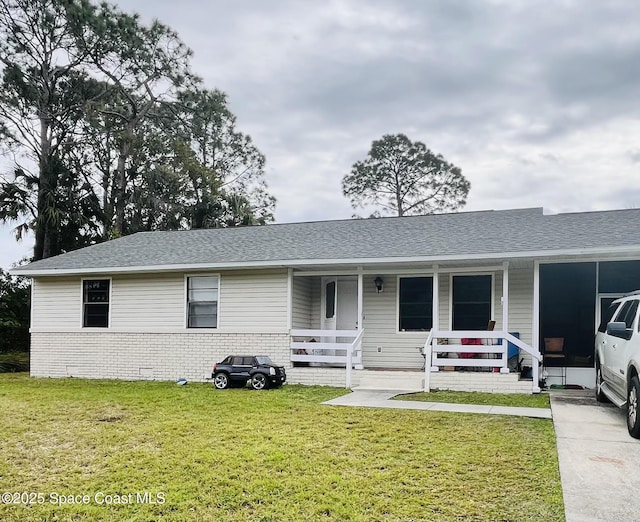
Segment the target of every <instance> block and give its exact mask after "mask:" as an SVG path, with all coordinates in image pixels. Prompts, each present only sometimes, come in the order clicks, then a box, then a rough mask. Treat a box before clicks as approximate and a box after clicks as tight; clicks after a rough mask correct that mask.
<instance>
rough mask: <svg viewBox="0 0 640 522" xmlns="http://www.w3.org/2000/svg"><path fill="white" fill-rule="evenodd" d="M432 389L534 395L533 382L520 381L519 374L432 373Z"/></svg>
mask: <svg viewBox="0 0 640 522" xmlns="http://www.w3.org/2000/svg"><path fill="white" fill-rule="evenodd" d="M430 386H431V389H439V390H453V391H477V392H490V393H529V394H530V393H532V389H531V381H520V380H519V379H518V374H517V373H509V374H502V373H493V372H447V371H440V372H432V373H431V376H430Z"/></svg>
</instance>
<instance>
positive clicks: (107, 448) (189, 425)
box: [0, 374, 564, 522]
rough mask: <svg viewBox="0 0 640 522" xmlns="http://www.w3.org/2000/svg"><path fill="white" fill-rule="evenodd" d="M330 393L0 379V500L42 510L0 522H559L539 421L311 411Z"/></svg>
mask: <svg viewBox="0 0 640 522" xmlns="http://www.w3.org/2000/svg"><path fill="white" fill-rule="evenodd" d="M342 393H344V390H339V389H335V388H326V387H302V386H284V387H283V388H281V389H278V390H269V391H264V392H255V391H252V390H248V389H231V390H225V391H216V390H214V389H213V387H212V386H211V385H204V384H188V385H187V386H183V387H180V386H176V385H175V384H173V383H156V382H135V383H132V382H114V381H89V380H81V379H29V378H28V377H27V376H25V375H19V374H5V375H1V376H0V408H1V410H2V412H3V422H2V425H3V430H2V443H1V444H0V484H1V486H0V489H2V490H3V491H9V492H34V493H37V492H41V493H43V495H44V502H43V503H41V504H38V503H37V500H36V504H35V505H31V506H23V505H6V504H5V505H3V504H2V503H0V520H3V521H5V522H6V521H66V520H69V521H83V520H92V521H93V520H97V521H102V520H126V521H138V520H139V521H147V520H154V521H192V520H193V521H210V520H222V521H230V522H233V521H245V520H252V521H316V520H317V521H334V520H335V521H345V522H349V521H411V520H413V521H423V520H424V521H426V520H429V521H459V520H472V521H484V520H501V521H506V520H517V521H525V520H535V521H539V520H545V521H556V520H557V521H562V520H564V509H563V503H562V490H561V485H560V479H559V473H558V462H557V453H556V447H555V434H554V431H553V425H552V423H551V422H550V421H548V420H540V419H529V418H518V417H500V416H489V415H486V416H485V415H470V414H457V413H456V414H453V413H445V412H429V411H406V410H386V409H384V410H383V409H380V410H378V409H365V408H346V407H329V406H323V405H321V404H320V403H321V402H322V401H324V400H328V399H330V398H333V397H336V396H339V395H341V394H342ZM99 492H102V493H103V494H106V495H118V496H117V497H114V496H112V497H102V496H98V498H97V499H96V497H95V495H96V493H99ZM145 492H148V493H149V497H147V498H151V499H155V500H159V499H164V502H163V503H155V504H150V503H140V502H136V500H138V499H136V495H135V494H136V493H140V494H141V495H143V494H144V493H145ZM51 493H57V494H62V495H87V496H88V498H89V501H88V503H87V504H79V505H78V504H76V505H69V504H66V505H61V506H58V505H55V504H52V503H51V500H52V496H51ZM129 494H132V497H129V496H128V495H129ZM105 498H108V499H110V500H111V501H112V502H113V501H114V499H116V498H117V499H119V500H121V501H122V499H127V500H132V502H129V503H126V504H124V503H120V504H118V503H111V504H99V503H98V501H100V500H103V501H104V499H105ZM53 500H56V499H55V497H53ZM78 500H80V501H82V499H81V498H79V499H78Z"/></svg>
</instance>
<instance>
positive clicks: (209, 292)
mask: <svg viewBox="0 0 640 522" xmlns="http://www.w3.org/2000/svg"><path fill="white" fill-rule="evenodd" d="M220 281H221V277H220V274H208V273H197V274H186V275H185V276H184V310H185V319H184V320H185V323H184V325H185V328H186V329H188V330H199V329H217V328H218V327H219V325H220Z"/></svg>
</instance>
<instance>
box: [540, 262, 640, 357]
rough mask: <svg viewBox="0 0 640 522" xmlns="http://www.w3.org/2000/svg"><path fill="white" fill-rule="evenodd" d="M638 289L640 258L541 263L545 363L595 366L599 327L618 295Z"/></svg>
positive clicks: (542, 344) (542, 348)
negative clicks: (596, 334) (595, 347)
mask: <svg viewBox="0 0 640 522" xmlns="http://www.w3.org/2000/svg"><path fill="white" fill-rule="evenodd" d="M638 289H640V261H636V260H629V261H599V262H588V263H584V262H578V263H549V264H541V265H540V335H539V339H540V350H541V351H542V353H543V354H545V355H546V356H547V357H546V358H545V365H546V366H547V367H551V368H553V367H568V368H593V367H594V364H595V361H594V359H593V354H594V344H593V342H594V336H595V332H596V329H597V328H598V326H599V325H601V324H603V325H605V326H606V323H607V322H608V321H609V320H610V319H611V311H610V305H611V303H612V302H613V301H614V300H616V299H618V298H619V297H622V296H623V295H624V294H626V293H628V292H632V291H634V290H638ZM550 348H553V349H554V350H555V352H552V351H550Z"/></svg>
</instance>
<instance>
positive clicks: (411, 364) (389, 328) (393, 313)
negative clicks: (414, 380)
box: [362, 274, 428, 368]
mask: <svg viewBox="0 0 640 522" xmlns="http://www.w3.org/2000/svg"><path fill="white" fill-rule="evenodd" d="M380 277H382V279H384V291H383V292H382V293H380V294H378V293H377V292H376V289H375V287H374V285H373V284H367V283H368V282H369V281H368V279H372V278H371V277H369V278H365V284H364V312H363V313H364V340H363V344H362V363H363V365H364V367H365V368H420V367H421V366H422V364H423V362H424V358H423V357H422V355H421V354H420V350H421V348H422V346H424V342H425V341H426V339H427V335H428V332H398V319H397V309H398V303H397V300H398V297H397V296H398V294H397V287H398V278H397V276H396V275H393V274H380ZM378 348H380V351H378Z"/></svg>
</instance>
